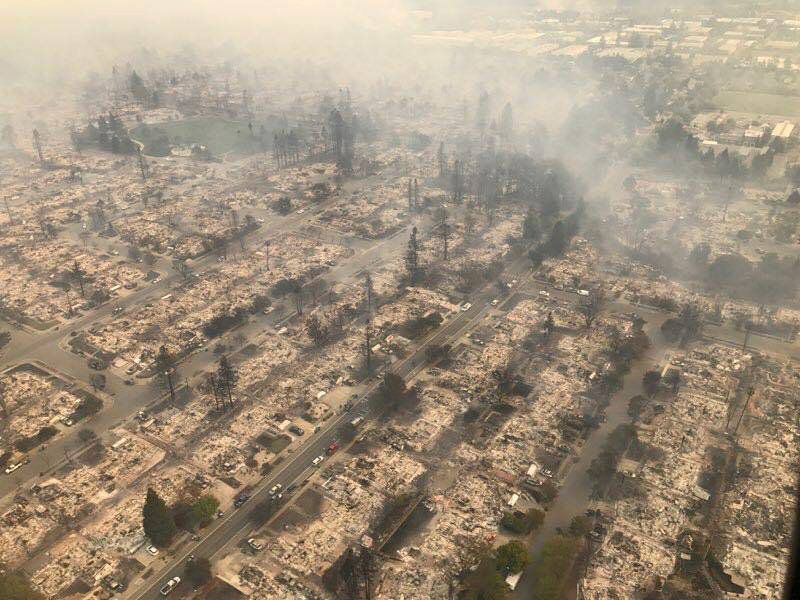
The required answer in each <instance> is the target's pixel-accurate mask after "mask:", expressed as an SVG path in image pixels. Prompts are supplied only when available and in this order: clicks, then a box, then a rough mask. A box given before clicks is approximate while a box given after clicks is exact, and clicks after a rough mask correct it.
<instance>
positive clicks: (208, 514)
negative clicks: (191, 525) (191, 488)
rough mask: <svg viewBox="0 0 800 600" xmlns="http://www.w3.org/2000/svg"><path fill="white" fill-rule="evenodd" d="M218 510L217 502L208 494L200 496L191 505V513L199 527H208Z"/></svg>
mask: <svg viewBox="0 0 800 600" xmlns="http://www.w3.org/2000/svg"><path fill="white" fill-rule="evenodd" d="M218 509H219V500H217V499H216V498H214V496H211V495H209V494H206V495H204V496H200V497H199V498H198V499H197V500H195V502H194V504H192V512H193V513H194V515H195V517H196V518H197V522H198V523H200V525H201V526H203V525H208V524H209V523H210V522H211V519H213V518H214V515H215V514H217V510H218Z"/></svg>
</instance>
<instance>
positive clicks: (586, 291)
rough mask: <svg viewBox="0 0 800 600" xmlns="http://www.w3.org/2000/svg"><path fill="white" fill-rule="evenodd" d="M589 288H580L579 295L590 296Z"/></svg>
mask: <svg viewBox="0 0 800 600" xmlns="http://www.w3.org/2000/svg"><path fill="white" fill-rule="evenodd" d="M588 295H589V290H578V296H588Z"/></svg>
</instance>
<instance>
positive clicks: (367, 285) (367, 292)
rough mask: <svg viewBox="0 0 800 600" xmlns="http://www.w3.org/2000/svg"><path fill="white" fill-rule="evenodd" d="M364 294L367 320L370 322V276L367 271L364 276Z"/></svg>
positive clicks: (371, 291) (371, 292)
mask: <svg viewBox="0 0 800 600" xmlns="http://www.w3.org/2000/svg"><path fill="white" fill-rule="evenodd" d="M364 293H365V296H366V299H367V320H368V321H372V294H373V287H372V275H370V274H369V271H367V272H366V273H365V274H364Z"/></svg>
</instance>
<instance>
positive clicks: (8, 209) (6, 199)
mask: <svg viewBox="0 0 800 600" xmlns="http://www.w3.org/2000/svg"><path fill="white" fill-rule="evenodd" d="M3 202H5V204H6V212H7V213H8V222H9V223H11V224H12V225H13V224H14V217H12V216H11V207H10V206H9V205H8V196H3Z"/></svg>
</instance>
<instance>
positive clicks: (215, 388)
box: [208, 373, 219, 410]
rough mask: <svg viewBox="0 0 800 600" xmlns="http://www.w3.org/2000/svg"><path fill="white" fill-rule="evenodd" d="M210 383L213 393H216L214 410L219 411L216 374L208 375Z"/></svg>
mask: <svg viewBox="0 0 800 600" xmlns="http://www.w3.org/2000/svg"><path fill="white" fill-rule="evenodd" d="M208 382H209V384H210V385H211V391H212V392H214V408H215V409H217V410H219V396H217V382H216V381H215V380H214V373H209V374H208Z"/></svg>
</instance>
